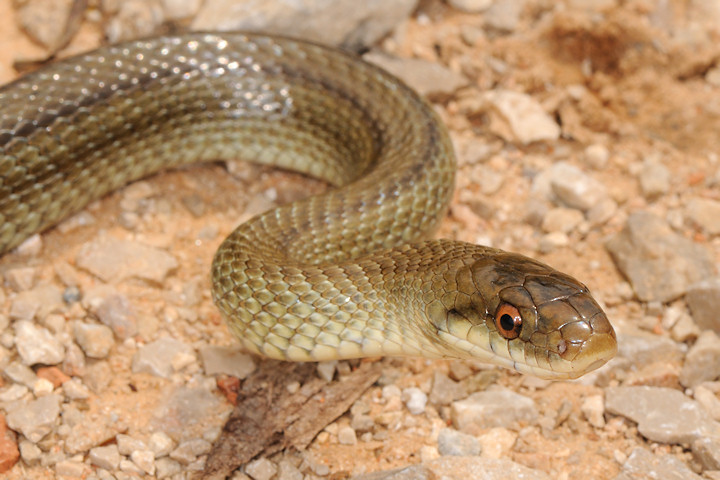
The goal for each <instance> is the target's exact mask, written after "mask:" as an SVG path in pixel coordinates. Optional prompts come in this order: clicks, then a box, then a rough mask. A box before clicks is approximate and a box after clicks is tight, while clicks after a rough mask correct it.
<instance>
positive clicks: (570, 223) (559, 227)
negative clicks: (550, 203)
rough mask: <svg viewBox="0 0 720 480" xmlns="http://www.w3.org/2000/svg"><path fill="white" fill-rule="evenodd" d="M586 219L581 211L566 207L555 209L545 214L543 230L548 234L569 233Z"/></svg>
mask: <svg viewBox="0 0 720 480" xmlns="http://www.w3.org/2000/svg"><path fill="white" fill-rule="evenodd" d="M584 219H585V217H584V215H583V214H582V212H581V211H580V210H576V209H574V208H565V207H558V208H553V209H552V210H549V211H548V212H547V213H546V214H545V218H543V222H542V229H543V230H545V231H546V232H562V233H569V232H571V231H573V230H574V229H575V227H577V226H578V224H579V223H580V222H582V221H583V220H584Z"/></svg>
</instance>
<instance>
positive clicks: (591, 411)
mask: <svg viewBox="0 0 720 480" xmlns="http://www.w3.org/2000/svg"><path fill="white" fill-rule="evenodd" d="M580 410H581V411H582V413H583V415H585V418H587V420H588V422H590V425H592V426H593V427H595V428H603V427H604V426H605V417H604V413H605V407H604V405H603V397H602V395H590V396H588V397H585V399H583V403H582V405H581V406H580Z"/></svg>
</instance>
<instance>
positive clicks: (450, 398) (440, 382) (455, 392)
mask: <svg viewBox="0 0 720 480" xmlns="http://www.w3.org/2000/svg"><path fill="white" fill-rule="evenodd" d="M467 395H468V392H467V389H466V388H465V386H464V385H463V384H462V383H460V382H456V381H454V380H451V379H450V378H449V377H448V376H447V375H445V374H444V373H443V372H440V371H438V370H436V371H435V373H434V374H433V384H432V389H431V390H430V395H429V397H428V400H430V403H432V404H433V405H449V404H450V403H451V402H454V401H455V400H459V399H461V398H465V397H467Z"/></svg>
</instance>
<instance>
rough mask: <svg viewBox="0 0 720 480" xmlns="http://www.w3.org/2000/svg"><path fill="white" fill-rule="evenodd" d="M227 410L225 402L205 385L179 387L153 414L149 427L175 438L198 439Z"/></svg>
mask: <svg viewBox="0 0 720 480" xmlns="http://www.w3.org/2000/svg"><path fill="white" fill-rule="evenodd" d="M227 410H228V404H227V403H225V402H222V401H220V399H219V398H218V397H217V396H216V395H214V394H213V393H212V392H211V391H210V390H209V389H208V388H202V387H185V386H180V387H178V388H176V389H175V390H174V391H172V392H171V393H169V394H168V395H166V400H165V403H163V404H162V405H160V406H159V407H158V408H157V410H156V411H155V412H154V413H153V420H152V427H153V429H154V430H158V431H160V430H161V431H163V432H165V433H167V434H168V435H169V436H170V437H171V438H173V439H176V440H178V439H184V438H200V437H201V436H202V435H203V434H204V433H206V432H207V425H212V424H214V423H215V422H216V419H217V418H218V416H221V415H225V414H226V413H227Z"/></svg>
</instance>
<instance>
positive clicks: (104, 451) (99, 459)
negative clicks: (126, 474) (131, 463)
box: [88, 445, 120, 471]
mask: <svg viewBox="0 0 720 480" xmlns="http://www.w3.org/2000/svg"><path fill="white" fill-rule="evenodd" d="M88 458H89V459H90V463H92V464H93V465H97V466H98V467H100V468H104V469H105V470H111V471H112V470H116V469H117V468H118V465H120V453H119V452H118V447H117V445H108V446H106V447H95V448H92V449H90V453H89V455H88Z"/></svg>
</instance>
